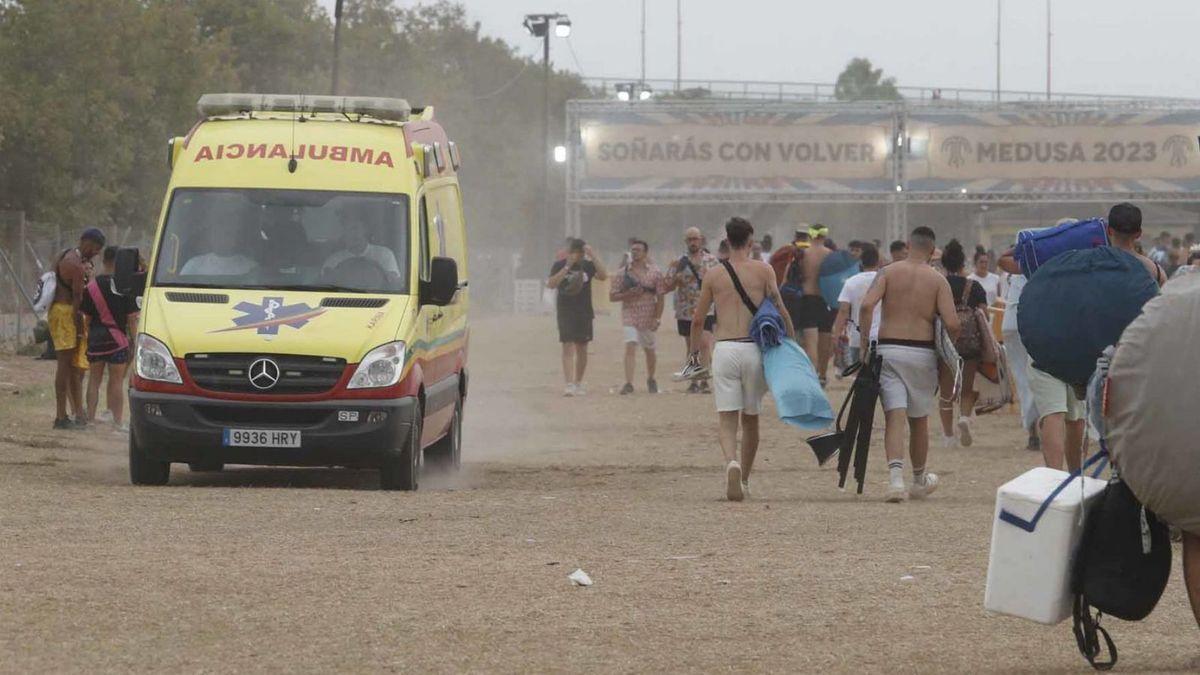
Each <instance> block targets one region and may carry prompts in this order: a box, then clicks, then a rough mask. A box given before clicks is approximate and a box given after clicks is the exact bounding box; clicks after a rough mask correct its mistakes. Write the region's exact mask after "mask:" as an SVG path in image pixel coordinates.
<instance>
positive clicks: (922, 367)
mask: <svg viewBox="0 0 1200 675" xmlns="http://www.w3.org/2000/svg"><path fill="white" fill-rule="evenodd" d="M879 355H880V356H882V357H883V370H882V371H881V372H880V375H879V384H880V389H881V391H880V398H881V399H882V400H883V410H884V412H887V411H889V410H899V409H901V408H903V409H904V410H905V411H906V414H907V415H908V416H909V417H911V418H914V419H916V418H920V417H928V416H929V413H930V412H932V410H933V396H934V393H935V392H936V391H937V384H938V358H937V352H935V351H934V350H933V348H932V347H929V348H926V347H909V346H906V345H879Z"/></svg>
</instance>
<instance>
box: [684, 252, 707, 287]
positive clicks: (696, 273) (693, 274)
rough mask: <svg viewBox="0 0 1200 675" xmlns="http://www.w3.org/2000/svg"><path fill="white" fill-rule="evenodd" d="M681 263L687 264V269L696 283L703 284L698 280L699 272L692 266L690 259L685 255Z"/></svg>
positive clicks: (701, 280)
mask: <svg viewBox="0 0 1200 675" xmlns="http://www.w3.org/2000/svg"><path fill="white" fill-rule="evenodd" d="M683 262H685V263H687V266H688V269H689V270H691V271H692V276H694V277H696V283H704V280H703V279H701V278H700V270H698V269H696V266H695V265H693V264H692V259H691V258H689V257H687V256H686V255H685V256H683Z"/></svg>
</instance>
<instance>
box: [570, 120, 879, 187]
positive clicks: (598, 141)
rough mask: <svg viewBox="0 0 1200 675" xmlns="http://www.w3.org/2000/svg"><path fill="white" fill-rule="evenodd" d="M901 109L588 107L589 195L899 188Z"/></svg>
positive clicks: (584, 165) (581, 176) (584, 169)
mask: <svg viewBox="0 0 1200 675" xmlns="http://www.w3.org/2000/svg"><path fill="white" fill-rule="evenodd" d="M894 122H895V119H894V116H893V115H892V114H891V113H849V112H839V111H829V112H822V113H807V112H770V111H764V112H755V111H754V109H753V107H752V106H748V107H747V109H746V110H744V111H734V112H730V111H723V112H690V111H687V110H682V109H681V110H680V111H679V112H639V111H613V112H601V113H588V114H586V115H584V116H583V117H582V118H581V119H580V120H579V130H580V132H579V133H580V140H581V142H582V146H583V160H582V162H581V163H580V165H579V166H578V167H577V177H578V189H579V191H580V192H581V193H584V194H587V193H649V194H706V195H707V194H722V193H733V194H737V193H743V194H744V193H760V192H770V193H855V192H886V191H888V190H892V189H894V187H893V180H892V162H891V157H890V156H889V150H890V148H891V147H892V144H891V143H890V141H891V139H892V134H893V131H892V130H893V128H894Z"/></svg>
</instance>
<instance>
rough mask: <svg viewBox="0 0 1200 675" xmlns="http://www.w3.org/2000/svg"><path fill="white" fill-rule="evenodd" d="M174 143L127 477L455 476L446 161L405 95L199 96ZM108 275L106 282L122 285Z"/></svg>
mask: <svg viewBox="0 0 1200 675" xmlns="http://www.w3.org/2000/svg"><path fill="white" fill-rule="evenodd" d="M198 107H199V111H200V116H201V120H200V122H198V123H197V124H196V126H195V127H193V128H192V130H191V131H190V132H189V133H188V134H187V136H185V137H180V138H174V139H171V140H170V141H169V143H168V158H169V162H170V165H171V180H170V184H169V185H168V188H167V194H166V198H165V200H164V203H163V208H162V215H161V218H160V222H159V226H158V230H157V233H156V235H155V241H154V246H153V250H152V253H151V257H150V260H149V263H148V270H147V282H146V289H145V292H144V295H143V298H142V313H141V322H140V329H141V332H140V334H139V335H138V336H137V339H136V350H135V354H134V361H135V372H134V376H133V380H132V386H131V390H130V413H131V414H130V418H131V433H130V438H129V475H130V480H131V481H132V482H133V483H134V484H138V485H162V484H165V483H167V482H168V480H169V478H170V467H171V464H172V463H186V464H187V465H188V466H189V467H190V469H191V470H193V471H220V470H221V469H222V468H223V467H224V465H226V464H260V465H281V466H343V467H368V468H375V469H378V470H379V472H380V478H381V480H380V484H381V486H382V487H383V488H384V489H390V490H397V489H398V490H414V489H416V488H417V483H418V477H419V474H420V472H421V469H422V466H423V465H425V464H429V465H433V464H436V465H439V466H442V467H446V468H449V469H456V468H458V466H459V464H460V462H461V456H462V422H463V402H464V400H465V399H466V396H467V382H468V377H467V340H468V323H467V304H468V298H467V295H468V294H467V248H466V226H465V223H464V220H463V210H462V196H461V193H460V189H459V182H458V177H457V172H458V167H459V163H460V158H459V151H458V147H457V146H456V145H455V144H454V142H453V141H451V140H449V138H447V136H446V133H445V131H444V130H443V129H442V127H441V126H440V125H439V124H438V123H437V122H435V121H434V119H433V109H432V108H424V109H419V108H412V107H411V106H409V104H408V103H407V102H405V101H403V100H400V99H391V98H367V97H332V96H287V95H264V94H207V95H205V96H203V97H201V99H200V101H199V105H198ZM118 273H120V272H118Z"/></svg>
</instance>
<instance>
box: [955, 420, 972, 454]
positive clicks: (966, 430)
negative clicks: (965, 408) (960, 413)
mask: <svg viewBox="0 0 1200 675" xmlns="http://www.w3.org/2000/svg"><path fill="white" fill-rule="evenodd" d="M958 438H959V440H960V441H961V442H962V446H963V447H964V448H969V447H971V443H974V442H975V441H974V440H973V439H972V438H971V418H970V417H960V418H958Z"/></svg>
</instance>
